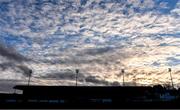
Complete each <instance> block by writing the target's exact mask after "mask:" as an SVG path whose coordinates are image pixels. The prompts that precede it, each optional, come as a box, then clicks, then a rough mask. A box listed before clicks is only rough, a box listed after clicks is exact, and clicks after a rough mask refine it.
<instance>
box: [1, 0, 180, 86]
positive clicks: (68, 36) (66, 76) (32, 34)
mask: <svg viewBox="0 0 180 110" xmlns="http://www.w3.org/2000/svg"><path fill="white" fill-rule="evenodd" d="M76 68H78V69H80V76H79V77H80V79H79V82H80V83H82V84H85V85H86V84H87V85H91V84H92V85H109V84H110V85H111V84H121V82H122V74H120V70H121V69H125V75H126V76H125V80H126V82H128V83H134V82H136V83H139V84H146V85H151V84H157V83H161V84H164V83H167V84H168V83H170V77H169V74H168V68H172V73H173V78H174V80H173V81H174V83H175V85H178V84H180V75H179V74H180V70H179V69H180V0H0V79H1V80H2V81H3V82H4V81H6V80H7V81H9V80H13V81H15V82H19V80H21V81H22V82H24V81H25V80H26V79H27V73H28V71H29V70H30V69H32V70H33V74H32V81H33V82H32V83H34V84H46V85H52V84H59V85H61V84H68V85H73V84H74V77H75V76H74V74H75V72H74V71H75V69H76ZM16 80H18V81H16ZM57 81H58V83H57ZM3 84H4V83H3ZM8 84H9V83H8Z"/></svg>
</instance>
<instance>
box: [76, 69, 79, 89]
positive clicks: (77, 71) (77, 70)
mask: <svg viewBox="0 0 180 110" xmlns="http://www.w3.org/2000/svg"><path fill="white" fill-rule="evenodd" d="M78 73H79V69H76V86H77V85H78Z"/></svg>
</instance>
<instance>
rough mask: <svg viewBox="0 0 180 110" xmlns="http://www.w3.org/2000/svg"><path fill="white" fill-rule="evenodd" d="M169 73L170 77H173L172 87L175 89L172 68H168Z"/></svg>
mask: <svg viewBox="0 0 180 110" xmlns="http://www.w3.org/2000/svg"><path fill="white" fill-rule="evenodd" d="M168 71H169V74H170V78H171V84H172V88H173V89H174V83H173V78H172V73H171V71H172V70H171V68H168Z"/></svg>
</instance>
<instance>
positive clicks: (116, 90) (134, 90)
mask: <svg viewBox="0 0 180 110" xmlns="http://www.w3.org/2000/svg"><path fill="white" fill-rule="evenodd" d="M14 89H17V90H23V94H0V108H42V109H46V108H127V109H128V108H180V89H179V90H177V89H171V90H169V89H166V88H163V87H162V86H160V85H157V86H153V87H143V86H113V87H112V86H100V87H99V86H98V87H97V86H25V85H24V86H23V85H21V86H15V87H14Z"/></svg>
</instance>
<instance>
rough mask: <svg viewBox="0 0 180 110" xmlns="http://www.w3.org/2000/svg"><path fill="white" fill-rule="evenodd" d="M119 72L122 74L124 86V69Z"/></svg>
mask: <svg viewBox="0 0 180 110" xmlns="http://www.w3.org/2000/svg"><path fill="white" fill-rule="evenodd" d="M121 73H122V74H123V86H125V83H124V69H122V70H121Z"/></svg>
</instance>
